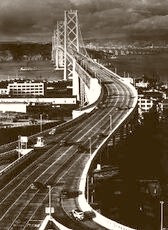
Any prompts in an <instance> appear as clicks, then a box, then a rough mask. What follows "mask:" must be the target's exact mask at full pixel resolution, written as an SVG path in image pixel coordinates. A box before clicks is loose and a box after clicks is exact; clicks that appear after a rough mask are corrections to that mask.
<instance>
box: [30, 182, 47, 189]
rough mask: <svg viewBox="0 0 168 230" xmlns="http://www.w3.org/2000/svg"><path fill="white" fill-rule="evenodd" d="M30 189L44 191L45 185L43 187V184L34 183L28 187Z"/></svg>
mask: <svg viewBox="0 0 168 230" xmlns="http://www.w3.org/2000/svg"><path fill="white" fill-rule="evenodd" d="M30 188H31V189H36V190H44V189H46V188H47V186H46V185H44V184H43V183H41V182H39V181H35V182H33V183H32V184H31V185H30Z"/></svg>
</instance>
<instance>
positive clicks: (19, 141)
mask: <svg viewBox="0 0 168 230" xmlns="http://www.w3.org/2000/svg"><path fill="white" fill-rule="evenodd" d="M20 152H21V140H20V136H18V158H20Z"/></svg>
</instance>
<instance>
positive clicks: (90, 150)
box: [88, 137, 92, 157]
mask: <svg viewBox="0 0 168 230" xmlns="http://www.w3.org/2000/svg"><path fill="white" fill-rule="evenodd" d="M88 139H89V152H90V157H91V156H92V140H91V137H89V138H88Z"/></svg>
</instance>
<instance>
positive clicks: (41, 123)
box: [40, 114, 43, 133]
mask: <svg viewBox="0 0 168 230" xmlns="http://www.w3.org/2000/svg"><path fill="white" fill-rule="evenodd" d="M42 125H43V115H42V114H40V133H41V132H42V131H43V127H42Z"/></svg>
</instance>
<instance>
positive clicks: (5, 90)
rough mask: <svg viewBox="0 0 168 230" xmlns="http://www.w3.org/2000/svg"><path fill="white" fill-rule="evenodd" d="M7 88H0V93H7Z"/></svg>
mask: <svg viewBox="0 0 168 230" xmlns="http://www.w3.org/2000/svg"><path fill="white" fill-rule="evenodd" d="M8 94H9V90H8V89H7V88H0V95H8Z"/></svg>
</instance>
